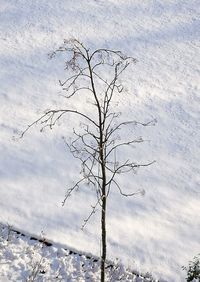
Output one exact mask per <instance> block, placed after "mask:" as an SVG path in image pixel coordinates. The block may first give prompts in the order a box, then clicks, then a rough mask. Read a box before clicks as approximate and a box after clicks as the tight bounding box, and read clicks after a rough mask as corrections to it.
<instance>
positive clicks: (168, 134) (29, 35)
mask: <svg viewBox="0 0 200 282" xmlns="http://www.w3.org/2000/svg"><path fill="white" fill-rule="evenodd" d="M199 16H200V3H199V1H195V0H190V1H187V0H163V1H161V0H160V1H157V0H144V1H139V0H126V1H123V0H106V1H105V0H96V1H95V0H88V1H81V0H73V1H70V0H48V1H44V0H40V1H39V0H32V1H31V0H1V1H0V46H1V48H0V85H1V87H0V221H1V222H2V223H9V224H10V225H12V226H13V227H15V228H18V229H20V230H25V231H27V232H29V233H30V234H36V235H39V234H40V233H41V231H44V232H45V234H47V237H48V238H49V239H50V240H52V241H54V242H59V243H60V244H63V245H66V246H70V247H72V248H75V249H78V250H81V251H83V252H91V253H93V254H94V255H97V256H98V255H100V229H99V223H100V220H99V213H96V214H95V215H94V216H93V217H92V219H91V220H90V222H89V223H88V224H87V226H86V228H85V230H84V231H81V230H80V227H81V225H82V223H83V220H84V219H85V218H86V217H87V216H88V214H89V213H90V210H91V205H92V204H94V201H95V195H94V194H93V191H91V190H90V189H89V188H88V187H87V186H85V187H82V189H80V190H79V191H77V192H76V193H74V194H73V196H72V197H71V198H70V199H69V200H68V201H67V203H66V205H65V206H64V207H62V205H61V202H62V200H63V197H64V195H65V192H66V189H67V188H69V187H70V186H71V185H73V183H75V182H76V181H77V180H78V179H79V177H80V175H79V170H80V169H79V163H78V162H77V161H76V160H74V159H73V157H72V156H71V155H70V152H69V151H68V150H67V149H66V146H65V144H64V143H63V141H62V138H61V137H62V136H63V135H64V136H66V137H69V136H70V135H71V133H72V128H73V126H74V125H78V124H79V120H78V119H77V118H76V119H75V118H74V116H69V117H67V118H68V119H66V120H65V122H64V123H61V124H60V126H58V127H56V128H54V130H52V131H51V132H50V131H48V130H47V131H45V132H44V133H40V132H39V128H38V127H36V128H34V129H32V130H31V131H29V133H27V135H25V136H24V138H23V139H20V140H17V141H16V138H15V139H13V136H15V137H16V136H18V131H20V130H24V129H25V128H26V126H27V125H28V124H30V123H31V122H32V121H34V120H35V119H36V118H37V117H39V115H41V114H42V113H43V111H44V110H46V109H48V108H55V107H59V105H60V106H62V107H63V105H65V107H67V101H66V100H65V99H64V98H63V97H62V96H61V95H60V94H62V91H61V89H60V86H59V84H58V80H59V79H61V78H63V77H65V76H66V73H65V71H64V60H63V57H58V58H56V59H53V60H49V58H48V53H49V52H51V51H53V50H54V49H55V48H57V47H59V46H60V45H61V44H62V42H63V39H68V38H71V37H76V38H78V39H79V40H81V41H82V42H84V43H85V44H86V45H87V46H89V47H91V48H93V49H95V48H99V47H106V48H112V49H117V50H121V51H123V52H124V53H126V54H128V55H130V56H133V57H135V58H137V60H138V63H137V64H136V65H134V66H133V67H131V68H129V70H128V71H127V73H126V76H125V85H126V87H127V94H126V95H124V96H123V97H121V99H120V103H119V106H118V108H119V110H122V111H123V117H124V119H125V120H130V119H134V120H138V121H141V122H146V121H148V120H151V119H154V118H156V120H157V124H156V126H151V127H138V128H132V127H130V128H129V129H128V130H127V132H126V134H127V136H129V135H131V136H133V135H134V136H136V137H137V136H140V135H141V136H143V138H144V139H146V140H150V142H145V143H143V144H138V145H137V146H136V147H135V148H134V149H130V151H128V154H129V155H130V156H131V157H132V159H133V160H136V161H138V162H145V161H151V160H154V159H155V160H156V164H154V165H152V166H151V167H148V168H146V169H140V170H139V171H138V174H136V175H134V176H133V177H129V178H127V177H126V178H125V179H122V180H121V184H123V187H124V189H125V191H128V192H130V191H136V190H138V189H144V190H145V191H146V194H145V196H144V197H142V196H135V197H133V198H122V197H121V195H120V194H119V193H118V191H117V190H116V191H115V190H114V189H113V190H112V191H111V194H110V195H111V197H110V199H109V207H108V218H107V228H108V232H107V236H108V258H109V259H115V258H119V259H120V261H121V262H123V263H124V264H125V265H126V266H127V267H131V268H134V269H137V270H139V271H142V272H147V271H148V272H151V273H152V275H153V276H154V277H155V278H157V279H160V280H163V281H177V282H178V281H184V277H185V273H184V272H183V271H182V269H181V266H182V265H187V264H188V261H189V260H190V259H191V258H192V257H193V256H194V255H196V254H198V253H199V251H200V236H199V234H200V216H199V215H200V189H199V184H200V168H199V157H200V146H199V144H200V141H199V140H200V134H199V132H200V131H199V130H200V107H199V104H200V94H199V90H200V75H199V74H200V70H199V66H200V53H199V51H200V50H199V47H200V20H199V19H200V17H199ZM76 103H77V105H79V106H80V105H81V99H79V100H76ZM82 107H83V109H84V107H87V110H88V111H90V105H89V104H88V105H85V106H82Z"/></svg>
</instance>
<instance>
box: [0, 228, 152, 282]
mask: <svg viewBox="0 0 200 282" xmlns="http://www.w3.org/2000/svg"><path fill="white" fill-rule="evenodd" d="M39 240H40V241H41V242H39V241H38V239H37V238H34V237H28V236H26V235H24V234H22V233H20V232H17V231H13V230H12V229H10V227H6V226H1V228H0V262H1V271H0V281H2V282H6V281H10V282H11V281H13V282H17V281H20V282H33V281H35V282H42V281H44V282H46V281H60V282H61V281H63V282H64V281H67V282H84V281H88V282H93V281H94V282H95V281H99V280H100V261H99V260H97V258H94V257H91V256H90V257H88V256H87V255H84V254H79V253H74V252H73V251H70V250H66V249H64V248H61V247H56V246H53V245H51V246H49V245H48V244H49V243H47V241H46V239H45V238H44V236H43V235H42V236H41V237H40V239H39ZM106 269H107V270H106V281H108V282H115V281H127V282H128V281H130V282H131V281H132V282H151V281H154V282H156V281H155V280H153V279H152V278H151V277H150V276H149V278H148V277H146V278H144V277H142V276H141V275H139V274H133V273H132V272H131V271H130V270H129V271H128V270H127V269H125V268H124V267H123V266H122V265H121V264H107V266H106Z"/></svg>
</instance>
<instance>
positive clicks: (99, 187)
mask: <svg viewBox="0 0 200 282" xmlns="http://www.w3.org/2000/svg"><path fill="white" fill-rule="evenodd" d="M59 52H64V53H65V56H66V57H67V59H66V63H65V68H66V70H67V71H68V74H69V76H68V77H67V78H66V79H65V80H64V81H59V83H60V86H61V87H62V89H63V90H64V91H65V92H63V93H65V95H63V96H65V97H66V98H67V99H71V100H73V99H75V100H74V105H76V103H75V102H76V101H77V100H76V98H77V96H80V95H84V96H87V97H88V98H89V100H88V103H90V104H91V105H90V109H92V108H93V109H94V110H93V111H90V112H87V109H85V110H84V111H81V110H79V109H78V108H63V109H60V108H59V109H52V110H47V111H46V112H45V113H44V114H43V115H42V116H40V117H39V118H38V119H37V120H35V121H34V122H33V123H32V124H30V125H29V126H28V127H27V128H26V130H25V131H23V133H22V136H23V135H24V134H25V133H26V132H27V131H28V130H29V128H30V127H32V126H33V125H36V124H40V126H41V127H42V128H41V130H43V129H44V128H46V127H49V128H50V129H52V128H53V127H54V126H55V125H56V124H57V122H58V121H59V120H61V118H62V117H63V116H64V115H66V114H74V115H76V116H79V117H81V119H82V122H81V123H80V127H79V129H78V130H77V129H73V138H72V140H70V141H68V140H66V139H64V140H65V143H66V145H67V146H68V148H69V150H70V152H71V153H72V155H73V156H74V158H77V159H78V160H80V162H81V172H82V178H81V179H79V180H78V181H77V182H76V183H75V185H74V186H72V187H71V188H69V189H68V190H67V193H66V195H65V198H64V200H63V205H64V204H65V202H66V200H67V199H68V197H69V196H70V195H71V194H72V193H73V192H74V191H75V190H76V188H78V187H79V186H80V185H82V184H83V183H84V182H87V183H88V184H89V185H91V186H93V187H94V188H95V191H96V197H97V199H96V203H95V204H94V205H93V206H92V210H91V213H90V214H89V216H88V218H86V219H85V221H84V223H83V226H82V228H84V227H85V225H86V224H87V222H88V221H89V219H90V218H91V216H92V215H93V214H94V213H95V211H96V209H97V207H98V206H100V207H101V246H102V247H101V248H102V249H101V282H104V281H105V262H106V208H107V198H108V196H109V192H110V189H111V187H115V188H117V189H118V190H119V193H120V194H121V195H123V196H125V197H129V196H133V195H135V194H137V193H141V191H140V190H139V191H132V192H131V193H126V192H124V190H123V188H122V187H121V186H120V184H119V182H118V177H119V175H121V174H125V173H132V172H135V171H136V170H137V169H138V168H139V167H146V166H149V165H151V164H152V163H153V162H148V163H145V164H141V163H140V164H139V163H136V162H134V161H132V160H130V159H125V160H123V161H120V160H118V158H117V151H118V150H120V149H121V148H123V147H125V146H131V145H133V144H135V143H141V142H143V141H144V140H143V139H142V138H141V137H140V138H136V139H130V140H125V141H121V139H120V138H119V131H120V129H122V128H124V127H126V126H130V125H131V124H132V125H137V124H138V125H142V126H149V125H153V124H154V121H150V122H148V123H140V122H136V121H133V120H126V121H123V120H121V118H120V115H121V113H120V112H116V110H115V103H114V96H115V95H122V93H123V91H124V87H123V85H122V83H121V82H120V80H121V75H122V74H123V72H124V71H125V70H126V69H127V67H128V66H129V65H130V64H131V63H136V59H134V58H132V57H128V56H126V55H124V54H123V53H122V52H121V51H115V50H112V49H104V48H101V49H96V50H95V51H91V50H90V49H88V48H86V47H85V46H84V45H83V44H82V43H81V42H80V41H78V40H76V39H71V40H65V41H64V43H63V45H62V46H61V47H60V48H59V49H58V50H56V51H55V52H53V53H51V54H50V57H51V58H52V57H54V56H55V55H56V54H57V53H59ZM82 97H83V96H82Z"/></svg>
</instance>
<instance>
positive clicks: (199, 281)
mask: <svg viewBox="0 0 200 282" xmlns="http://www.w3.org/2000/svg"><path fill="white" fill-rule="evenodd" d="M183 269H184V270H186V271H187V277H186V281H187V282H190V281H196V282H200V254H198V255H197V256H195V257H194V258H193V260H192V261H190V262H189V266H188V267H185V266H183Z"/></svg>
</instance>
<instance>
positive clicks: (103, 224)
mask: <svg viewBox="0 0 200 282" xmlns="http://www.w3.org/2000/svg"><path fill="white" fill-rule="evenodd" d="M102 192H103V199H102V209H101V243H102V246H101V248H102V252H101V282H104V281H105V261H106V194H105V192H106V189H105V187H103V189H102Z"/></svg>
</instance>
